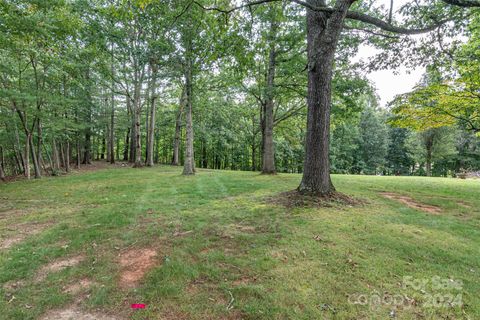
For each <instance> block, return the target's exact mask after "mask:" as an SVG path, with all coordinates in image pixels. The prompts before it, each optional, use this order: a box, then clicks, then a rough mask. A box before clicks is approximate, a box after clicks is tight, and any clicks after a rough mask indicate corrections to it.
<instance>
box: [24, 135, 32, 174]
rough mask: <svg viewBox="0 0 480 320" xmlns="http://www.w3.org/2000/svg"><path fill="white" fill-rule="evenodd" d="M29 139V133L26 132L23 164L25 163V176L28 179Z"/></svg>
mask: <svg viewBox="0 0 480 320" xmlns="http://www.w3.org/2000/svg"><path fill="white" fill-rule="evenodd" d="M30 139H31V134H29V133H27V135H26V136H25V155H24V157H23V158H24V161H23V162H24V165H25V177H27V179H28V180H30Z"/></svg>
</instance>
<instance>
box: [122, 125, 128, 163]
mask: <svg viewBox="0 0 480 320" xmlns="http://www.w3.org/2000/svg"><path fill="white" fill-rule="evenodd" d="M129 147H130V128H127V134H126V135H125V146H124V148H123V161H128V155H129Z"/></svg>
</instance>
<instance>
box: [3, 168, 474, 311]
mask: <svg viewBox="0 0 480 320" xmlns="http://www.w3.org/2000/svg"><path fill="white" fill-rule="evenodd" d="M180 173H181V168H175V167H166V166H165V167H164V166H162V167H155V168H148V169H147V168H145V169H141V170H135V169H130V168H121V169H120V168H119V167H116V168H108V166H106V168H105V169H101V170H97V171H87V172H83V173H81V174H77V175H70V176H66V177H61V178H44V179H41V180H38V181H28V182H27V181H16V182H11V183H7V184H0V293H1V294H0V313H1V315H2V319H3V318H4V319H22V320H23V319H69V318H75V319H147V318H148V319H333V318H336V319H346V318H351V319H359V318H365V319H367V318H369V319H370V318H376V319H386V318H389V317H395V318H397V319H414V318H422V319H423V318H426V319H438V318H452V319H453V318H455V319H458V318H466V319H468V318H469V319H475V318H480V300H479V299H478V293H479V292H480V282H479V281H478V276H479V274H480V254H479V244H480V209H479V208H480V198H479V197H478V195H479V194H480V182H479V181H473V180H454V179H441V178H418V177H374V176H370V177H369V176H347V175H345V176H334V177H333V179H334V183H335V185H336V186H337V187H338V190H339V191H341V192H343V193H345V194H347V195H349V196H351V197H352V199H359V200H360V201H353V202H352V203H351V204H345V203H344V202H342V201H339V202H335V201H334V202H331V203H328V204H325V205H323V204H322V203H316V204H315V205H311V204H309V203H308V202H305V203H303V202H300V203H299V202H298V199H296V198H294V197H290V196H289V193H287V192H288V191H290V190H292V189H294V188H295V187H296V186H297V185H298V183H299V180H300V176H299V175H293V174H291V175H287V174H280V175H277V176H261V175H259V174H257V173H251V172H230V171H211V170H199V172H198V174H197V175H196V176H192V177H184V176H181V175H180ZM282 193H283V195H284V197H283V200H285V199H286V200H285V201H279V194H282ZM294 202H295V203H294ZM415 281H417V282H416V283H415ZM436 281H437V282H436ZM442 281H443V282H442ZM438 283H442V284H443V287H442V286H438ZM420 284H423V285H420ZM450 295H452V296H454V297H455V298H457V300H454V301H453V300H452V301H450V300H448V299H450ZM377 297H380V298H381V299H382V300H381V301H380V300H378V299H377ZM442 297H443V298H442ZM437 298H442V299H444V301H443V303H438V301H437V303H434V302H435V301H433V300H434V299H437ZM365 299H366V300H365ZM395 299H397V300H395ZM458 299H459V300H458ZM437 300H438V299H437ZM134 303H143V304H146V305H147V307H146V308H145V309H141V310H136V311H135V310H132V309H131V304H134Z"/></svg>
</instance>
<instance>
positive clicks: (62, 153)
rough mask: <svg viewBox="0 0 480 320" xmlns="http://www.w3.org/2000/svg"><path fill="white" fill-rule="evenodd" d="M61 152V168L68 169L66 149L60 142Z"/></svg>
mask: <svg viewBox="0 0 480 320" xmlns="http://www.w3.org/2000/svg"><path fill="white" fill-rule="evenodd" d="M59 150H60V152H59V156H60V166H62V167H63V168H65V167H66V164H65V147H64V144H63V143H62V142H60V148H59Z"/></svg>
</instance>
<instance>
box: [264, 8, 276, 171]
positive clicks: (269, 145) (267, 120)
mask: <svg viewBox="0 0 480 320" xmlns="http://www.w3.org/2000/svg"><path fill="white" fill-rule="evenodd" d="M270 14H271V15H272V17H271V20H270V34H269V40H268V41H269V46H270V53H269V57H268V69H267V75H266V80H267V81H266V82H267V86H266V89H265V106H264V115H263V116H264V130H262V133H263V135H264V136H263V138H262V140H263V148H262V151H263V154H262V159H263V163H262V174H275V173H276V170H275V145H274V143H273V125H274V118H273V109H274V104H275V103H274V98H275V69H276V55H277V53H276V49H275V41H276V33H277V22H276V19H275V11H274V7H273V6H272V10H271V13H270Z"/></svg>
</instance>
